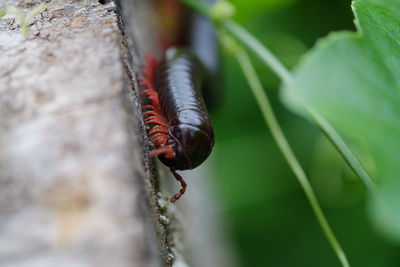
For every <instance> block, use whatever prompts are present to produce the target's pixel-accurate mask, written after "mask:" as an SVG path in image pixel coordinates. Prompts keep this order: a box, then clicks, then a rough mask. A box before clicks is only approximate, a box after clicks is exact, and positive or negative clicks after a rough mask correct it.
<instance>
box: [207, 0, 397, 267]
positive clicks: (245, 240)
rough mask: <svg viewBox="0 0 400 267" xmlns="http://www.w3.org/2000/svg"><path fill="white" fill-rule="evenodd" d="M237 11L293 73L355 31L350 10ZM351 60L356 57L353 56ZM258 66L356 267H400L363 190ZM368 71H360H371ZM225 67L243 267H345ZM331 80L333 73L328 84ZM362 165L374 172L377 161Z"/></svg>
mask: <svg viewBox="0 0 400 267" xmlns="http://www.w3.org/2000/svg"><path fill="white" fill-rule="evenodd" d="M232 2H233V3H234V4H235V6H236V7H237V14H236V16H235V19H236V20H237V21H239V22H240V23H241V24H242V25H244V26H245V27H246V28H247V29H249V31H250V32H252V33H254V34H255V35H256V36H257V37H258V38H259V39H260V40H262V41H263V43H265V44H266V45H267V46H268V47H269V48H270V49H271V50H272V51H273V52H274V53H275V54H276V55H277V56H278V57H279V58H280V59H281V60H282V61H283V62H284V63H285V64H286V65H287V66H288V67H290V68H292V67H294V66H296V65H297V64H298V63H299V61H300V59H301V57H302V55H303V54H304V53H305V52H306V51H307V50H308V49H310V48H311V47H312V46H314V44H315V42H316V40H317V39H318V38H321V37H324V36H326V35H327V34H328V33H330V32H332V31H337V30H353V31H354V30H355V26H354V23H353V20H354V15H353V13H352V11H351V8H350V4H351V2H350V1H347V0H346V1H345V0H340V1H339V0H338V1H331V0H297V1H296V0H285V1H276V0H253V1H243V0H234V1H232ZM343 53H344V56H346V54H345V53H346V51H345V52H343ZM349 53H351V52H349ZM350 56H351V54H349V57H350ZM255 63H256V67H257V69H258V73H259V75H260V77H261V79H262V81H263V84H264V86H265V88H266V90H268V94H269V95H270V96H271V98H272V102H273V105H274V108H275V111H276V113H277V116H278V119H279V121H280V123H281V125H282V127H283V130H284V131H285V133H286V135H287V137H288V139H289V141H290V143H291V145H292V146H293V148H294V150H295V153H296V155H297V156H298V157H299V159H300V160H301V163H302V165H303V167H304V168H305V170H306V171H307V172H308V173H309V174H310V176H311V182H312V184H313V187H314V188H315V190H316V193H317V194H318V197H319V199H320V201H321V203H322V206H323V208H324V210H325V212H326V215H327V217H328V220H329V221H330V224H331V226H332V228H333V230H334V232H335V234H336V235H337V238H338V239H339V241H340V242H341V244H342V246H343V249H344V250H345V251H346V253H347V256H348V257H349V261H350V263H351V264H352V266H400V254H399V251H400V247H399V245H397V244H396V243H395V242H391V241H389V239H388V238H387V236H384V235H383V234H382V231H381V229H380V228H379V225H377V224H373V222H372V221H371V219H370V217H369V216H368V212H367V203H368V199H369V198H368V196H367V194H366V192H365V190H364V188H363V187H362V185H361V184H360V182H359V181H358V180H357V178H356V177H355V176H354V174H353V173H352V172H351V171H350V170H349V169H348V168H347V167H346V166H345V165H344V163H343V160H342V159H341V157H340V156H339V155H338V153H337V152H336V151H335V149H333V147H332V146H331V145H330V143H329V142H328V141H327V140H325V138H324V137H322V136H321V134H320V131H319V130H318V129H317V128H315V127H314V126H312V125H311V124H310V123H309V122H308V121H306V120H304V119H302V118H300V117H298V116H296V115H294V114H293V113H291V112H290V111H288V110H287V108H286V107H283V106H282V104H281V101H280V99H279V91H278V88H279V82H278V80H277V78H275V77H274V75H272V73H269V72H267V71H266V70H265V66H263V65H262V64H261V63H260V62H259V61H258V60H257V59H256V58H255ZM355 64H357V63H355ZM359 64H360V65H359V66H358V67H359V68H360V69H362V68H363V67H365V65H362V64H361V63H359ZM223 66H224V71H223V73H225V74H224V75H225V77H224V82H225V88H224V97H223V98H222V99H223V100H222V101H223V103H221V107H220V108H219V110H216V111H215V112H214V113H215V114H213V119H214V124H215V126H216V132H217V142H216V148H215V153H214V159H215V161H216V164H215V165H216V171H217V177H218V180H217V181H216V183H217V184H218V190H219V193H220V195H221V198H222V199H223V201H224V202H225V205H226V207H227V209H226V215H227V216H228V218H229V219H230V221H231V228H232V229H231V231H232V233H233V237H234V238H233V239H234V243H235V246H236V248H237V251H238V252H239V258H240V260H241V266H339V262H338V261H337V259H336V257H335V255H334V254H333V251H332V250H331V248H330V247H329V244H328V242H327V241H326V239H325V237H324V236H323V234H322V232H321V229H320V227H319V225H318V224H317V222H316V220H315V217H314V215H313V214H312V212H311V208H310V206H309V204H308V203H307V201H306V198H305V196H304V193H303V191H302V190H301V188H300V186H299V185H298V184H297V182H296V180H295V178H294V177H293V174H292V173H291V171H290V169H289V167H288V165H287V163H286V161H285V160H284V159H283V157H282V155H281V153H280V151H279V150H278V149H277V146H276V144H275V143H274V142H273V140H272V138H271V136H270V134H269V133H268V131H267V129H266V126H265V124H264V122H263V120H262V117H261V114H260V112H259V110H258V107H257V105H256V102H255V100H254V99H253V96H252V95H251V93H250V91H249V89H248V85H247V83H246V81H245V80H244V78H243V75H242V73H241V71H240V69H239V67H238V65H237V64H236V62H235V61H234V60H233V59H232V58H230V57H229V56H228V55H226V54H224V55H223ZM319 74H320V73H319V72H318V71H316V70H313V72H312V71H310V74H309V75H310V76H312V75H315V78H316V79H318V78H319V77H318V75H319ZM372 75H373V74H372ZM311 78H313V77H311ZM327 78H329V73H327V74H326V76H324V78H320V79H319V81H321V82H322V83H323V82H324V79H327ZM339 79H340V78H339ZM305 86H306V85H305ZM331 89H332V88H331ZM343 97H345V96H343ZM342 116H343V114H342ZM361 159H362V161H363V162H364V163H366V162H367V163H368V162H370V159H369V158H368V157H367V156H366V157H365V158H361ZM372 165H373V164H372ZM372 168H373V167H372Z"/></svg>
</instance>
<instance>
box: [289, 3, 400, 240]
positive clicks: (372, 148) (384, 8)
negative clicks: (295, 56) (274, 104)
mask: <svg viewBox="0 0 400 267" xmlns="http://www.w3.org/2000/svg"><path fill="white" fill-rule="evenodd" d="M353 9H354V11H355V14H356V24H357V28H358V33H353V32H340V33H333V34H330V35H329V36H328V37H327V38H325V39H323V40H321V41H319V42H318V44H317V45H316V47H315V48H314V49H313V50H312V51H311V52H310V53H309V54H308V55H307V57H306V58H305V59H304V61H303V62H302V64H301V65H300V66H299V67H298V68H297V69H296V70H295V72H294V80H293V81H292V82H291V83H290V84H289V85H287V87H286V88H285V89H284V95H283V96H284V100H285V101H286V102H287V103H288V104H289V105H290V106H291V107H294V108H295V109H296V110H297V111H299V112H301V113H303V114H305V111H304V110H303V111H302V108H301V107H304V106H306V107H307V108H309V109H310V108H311V109H312V110H315V111H317V112H318V113H319V114H321V115H322V116H323V117H324V118H325V119H326V120H327V121H328V122H330V123H331V124H332V125H333V126H334V127H335V128H336V129H337V130H338V131H339V132H340V133H341V134H342V135H343V136H344V138H345V141H346V142H347V143H349V144H351V147H352V148H353V149H354V151H355V154H356V155H358V158H360V159H363V158H372V160H373V164H366V163H368V162H363V163H364V166H366V167H367V170H368V171H369V173H370V174H371V175H372V176H373V177H374V178H375V180H376V183H377V184H378V193H377V198H371V200H370V205H369V210H370V212H371V214H372V217H373V219H374V221H375V222H376V223H377V226H379V229H380V230H381V231H382V232H384V233H386V234H388V236H390V237H391V238H393V239H396V240H398V241H400V212H399V211H400V175H399V171H400V162H399V160H400V19H399V18H400V17H399V14H400V1H398V0H358V1H356V2H354V3H353Z"/></svg>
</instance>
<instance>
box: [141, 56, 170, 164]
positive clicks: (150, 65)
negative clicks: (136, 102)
mask: <svg viewBox="0 0 400 267" xmlns="http://www.w3.org/2000/svg"><path fill="white" fill-rule="evenodd" d="M146 61H147V62H146V67H145V68H144V70H143V71H142V73H143V77H140V78H139V82H140V85H141V86H143V87H144V90H143V91H141V92H140V94H141V95H146V96H147V98H148V100H149V101H150V104H149V105H145V106H143V115H145V116H147V117H146V118H145V119H144V123H145V124H146V125H149V124H151V125H152V126H151V127H150V128H151V130H150V131H149V132H148V135H149V138H150V140H151V142H152V143H153V145H154V146H155V147H156V148H157V149H155V150H154V153H153V154H154V155H159V154H162V153H166V156H167V157H169V158H171V157H173V151H172V148H169V149H166V147H170V146H168V145H167V141H168V138H169V134H168V128H169V125H168V121H167V119H166V118H165V115H164V113H163V111H162V109H161V105H160V99H159V97H158V93H157V91H156V90H155V87H154V82H153V81H154V72H155V68H156V60H155V59H154V58H153V57H151V56H146ZM161 147H162V148H163V149H161V150H160V151H164V152H161V153H160V152H157V151H158V149H159V148H161Z"/></svg>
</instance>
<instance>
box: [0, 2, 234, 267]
mask: <svg viewBox="0 0 400 267" xmlns="http://www.w3.org/2000/svg"><path fill="white" fill-rule="evenodd" d="M100 2H101V1H100ZM104 2H107V1H104ZM108 2H109V1H108ZM43 3H44V1H40V0H6V1H5V2H4V1H3V3H1V4H0V5H1V6H0V8H3V7H5V6H12V7H15V8H18V9H20V10H22V11H23V12H28V11H30V10H33V9H34V8H36V7H38V6H39V5H41V4H43ZM119 5H120V6H121V7H122V8H121V9H119V8H117V6H116V5H115V4H114V3H113V2H109V3H105V4H101V3H99V1H94V0H87V1H73V0H68V1H64V0H63V1H61V0H59V1H56V0H53V1H51V3H50V5H49V6H48V8H47V9H46V10H45V11H43V12H40V13H39V14H37V15H35V16H34V17H33V19H32V21H31V22H30V23H29V34H28V36H27V37H24V36H23V35H22V34H21V33H20V21H18V20H17V19H16V18H15V17H14V16H12V15H10V14H7V15H5V16H4V17H3V18H2V19H1V20H0V54H1V57H0V266H13V267H15V266H41V267H43V266H69V267H70V266H121V267H123V266H144V267H145V266H170V265H172V264H173V263H174V262H175V263H188V262H191V260H190V259H189V258H190V257H188V256H187V255H189V254H192V255H195V256H193V259H194V260H192V262H195V261H196V258H199V253H201V252H200V251H201V249H202V248H203V249H204V247H206V246H210V244H203V245H202V246H200V247H201V248H199V247H197V248H196V247H194V248H195V251H190V253H189V252H188V250H190V248H188V247H190V245H186V243H185V242H186V241H185V236H186V235H187V234H186V232H184V231H181V230H179V229H180V228H182V225H181V222H182V220H181V219H178V218H184V219H185V216H183V215H179V214H180V213H179V212H178V211H177V210H178V209H177V208H176V207H175V206H171V204H168V203H167V200H168V196H165V197H164V196H163V195H161V193H160V188H161V186H160V185H159V182H158V181H159V178H158V176H157V175H156V171H155V170H156V169H155V167H154V165H153V162H152V161H151V159H149V157H148V156H145V155H146V153H148V148H147V139H146V136H145V134H144V133H145V131H144V129H143V122H142V118H141V115H140V104H139V102H138V98H137V94H136V91H135V90H133V89H134V88H136V87H137V82H136V72H137V70H138V69H140V67H139V65H140V60H139V59H140V58H142V55H143V54H144V53H145V52H146V51H148V50H153V51H157V42H155V41H154V40H155V38H154V36H152V35H151V34H150V33H152V32H153V30H152V28H151V27H152V26H151V24H152V23H151V18H152V17H154V14H153V13H152V12H154V11H153V10H152V9H151V5H150V1H119ZM121 14H122V15H121ZM165 173H167V172H165ZM161 174H163V172H161ZM161 176H162V175H161ZM162 178H163V179H172V178H165V177H162ZM197 179H200V178H197ZM199 190H202V189H199ZM204 190H208V188H207V187H206V188H205V189H204ZM208 194H209V193H208ZM207 196H209V195H207ZM208 199H212V198H210V197H209V198H208ZM199 201H203V200H202V198H200V200H199ZM197 203H199V202H197ZM202 205H203V206H204V205H206V206H210V205H212V204H211V203H210V201H208V202H203V203H202ZM211 210H212V209H211ZM197 215H199V216H201V217H203V218H204V216H205V217H207V218H214V217H213V216H212V215H210V210H209V209H207V208H206V209H204V208H203V210H199V211H198V214H197ZM201 217H199V218H201ZM183 221H185V220H183ZM189 221H190V220H189ZM207 222H208V224H207V225H208V226H207V229H205V232H206V233H205V234H204V235H203V236H207V235H214V240H210V241H211V242H214V243H215V244H218V243H219V239H218V238H217V236H218V234H215V233H216V228H214V226H213V224H214V221H213V220H210V219H207ZM203 225H204V224H203ZM202 230H204V229H202ZM211 247H212V246H210V250H212V249H211ZM197 252H198V253H197ZM196 253H197V254H196ZM206 253H207V252H206ZM222 254H223V253H222V250H219V252H218V255H217V256H215V257H212V255H211V254H210V255H211V256H210V258H213V262H214V264H215V265H214V266H223V265H221V264H220V263H221V262H222V261H221V258H224V257H222V256H221V255H222ZM200 258H201V257H200ZM218 261H220V263H217V262H218ZM189 265H192V264H189ZM193 265H196V264H193ZM199 266H200V265H199ZM207 266H213V264H211V265H210V264H209V265H207ZM230 266H232V265H230Z"/></svg>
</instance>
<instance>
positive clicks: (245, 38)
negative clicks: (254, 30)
mask: <svg viewBox="0 0 400 267" xmlns="http://www.w3.org/2000/svg"><path fill="white" fill-rule="evenodd" d="M221 24H222V26H223V27H224V29H226V30H227V31H228V32H229V33H231V34H232V36H234V37H235V38H236V39H238V40H239V41H240V42H241V43H242V44H244V45H245V46H247V47H248V48H249V50H250V51H252V52H254V53H255V54H257V55H258V56H259V57H260V59H261V60H262V61H264V63H265V64H266V65H267V66H268V67H269V68H270V69H271V70H272V71H273V72H275V74H276V75H277V76H278V77H279V78H280V79H281V80H282V82H283V83H284V84H286V85H289V84H290V83H291V81H292V75H291V74H290V72H289V71H288V70H287V68H286V67H285V66H284V65H283V64H282V63H281V62H280V61H279V60H278V59H277V58H276V57H275V56H274V54H272V53H271V51H269V50H268V49H267V48H266V47H265V46H264V45H263V44H262V43H260V41H258V40H257V39H256V38H254V37H253V35H251V34H250V33H249V32H248V31H247V30H245V29H244V28H243V27H242V26H240V25H239V24H237V23H235V22H233V21H232V20H229V19H226V20H224V21H223V22H222V23H221Z"/></svg>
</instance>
